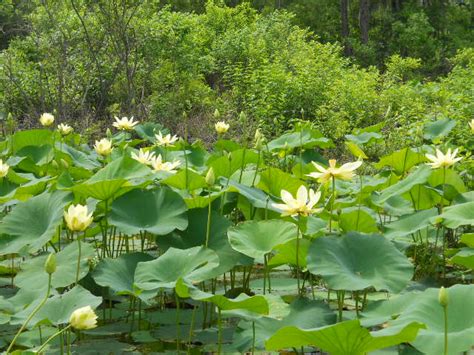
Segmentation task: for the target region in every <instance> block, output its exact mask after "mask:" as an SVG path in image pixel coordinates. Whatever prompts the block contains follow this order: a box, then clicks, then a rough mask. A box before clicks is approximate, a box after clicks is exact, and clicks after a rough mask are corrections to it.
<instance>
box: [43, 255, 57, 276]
mask: <svg viewBox="0 0 474 355" xmlns="http://www.w3.org/2000/svg"><path fill="white" fill-rule="evenodd" d="M44 271H46V272H47V273H48V274H50V275H51V274H54V272H55V271H56V254H55V253H51V254H49V256H48V258H47V259H46V262H45V263H44Z"/></svg>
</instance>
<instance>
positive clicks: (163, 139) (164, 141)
mask: <svg viewBox="0 0 474 355" xmlns="http://www.w3.org/2000/svg"><path fill="white" fill-rule="evenodd" d="M155 138H156V145H159V146H161V145H162V146H164V147H168V146H169V147H172V146H173V143H174V142H176V141H177V140H178V137H177V136H176V135H174V136H173V137H171V134H170V133H168V134H167V135H166V136H163V134H162V133H161V131H160V132H158V134H155Z"/></svg>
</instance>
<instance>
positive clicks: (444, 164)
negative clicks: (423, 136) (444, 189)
mask: <svg viewBox="0 0 474 355" xmlns="http://www.w3.org/2000/svg"><path fill="white" fill-rule="evenodd" d="M456 154H458V149H457V148H456V149H455V150H454V152H452V153H451V148H449V149H448V151H447V152H446V154H443V152H442V151H441V150H439V149H438V148H436V156H435V155H432V154H426V155H425V156H426V158H428V160H430V161H431V163H427V164H428V165H430V166H431V167H432V168H433V169H437V168H448V167H450V166H451V165H454V164H455V163H456V162H458V161H460V160H461V159H462V157H459V158H456Z"/></svg>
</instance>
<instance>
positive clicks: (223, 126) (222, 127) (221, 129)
mask: <svg viewBox="0 0 474 355" xmlns="http://www.w3.org/2000/svg"><path fill="white" fill-rule="evenodd" d="M229 127H230V125H229V124H227V123H225V122H224V121H219V122H217V123H216V124H215V125H214V128H215V129H216V132H217V133H218V134H224V133H226V132H227V131H228V130H229Z"/></svg>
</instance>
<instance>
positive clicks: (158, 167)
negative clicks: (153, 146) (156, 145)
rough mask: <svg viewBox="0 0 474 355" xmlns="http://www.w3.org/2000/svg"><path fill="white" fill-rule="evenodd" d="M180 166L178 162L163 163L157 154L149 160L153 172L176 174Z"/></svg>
mask: <svg viewBox="0 0 474 355" xmlns="http://www.w3.org/2000/svg"><path fill="white" fill-rule="evenodd" d="M180 164H181V162H180V161H174V162H172V163H171V162H164V161H163V159H162V157H161V154H159V155H158V156H157V157H153V159H152V160H151V166H152V168H153V170H155V171H167V172H169V173H176V171H177V170H176V168H177V167H178V166H179V165H180Z"/></svg>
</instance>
